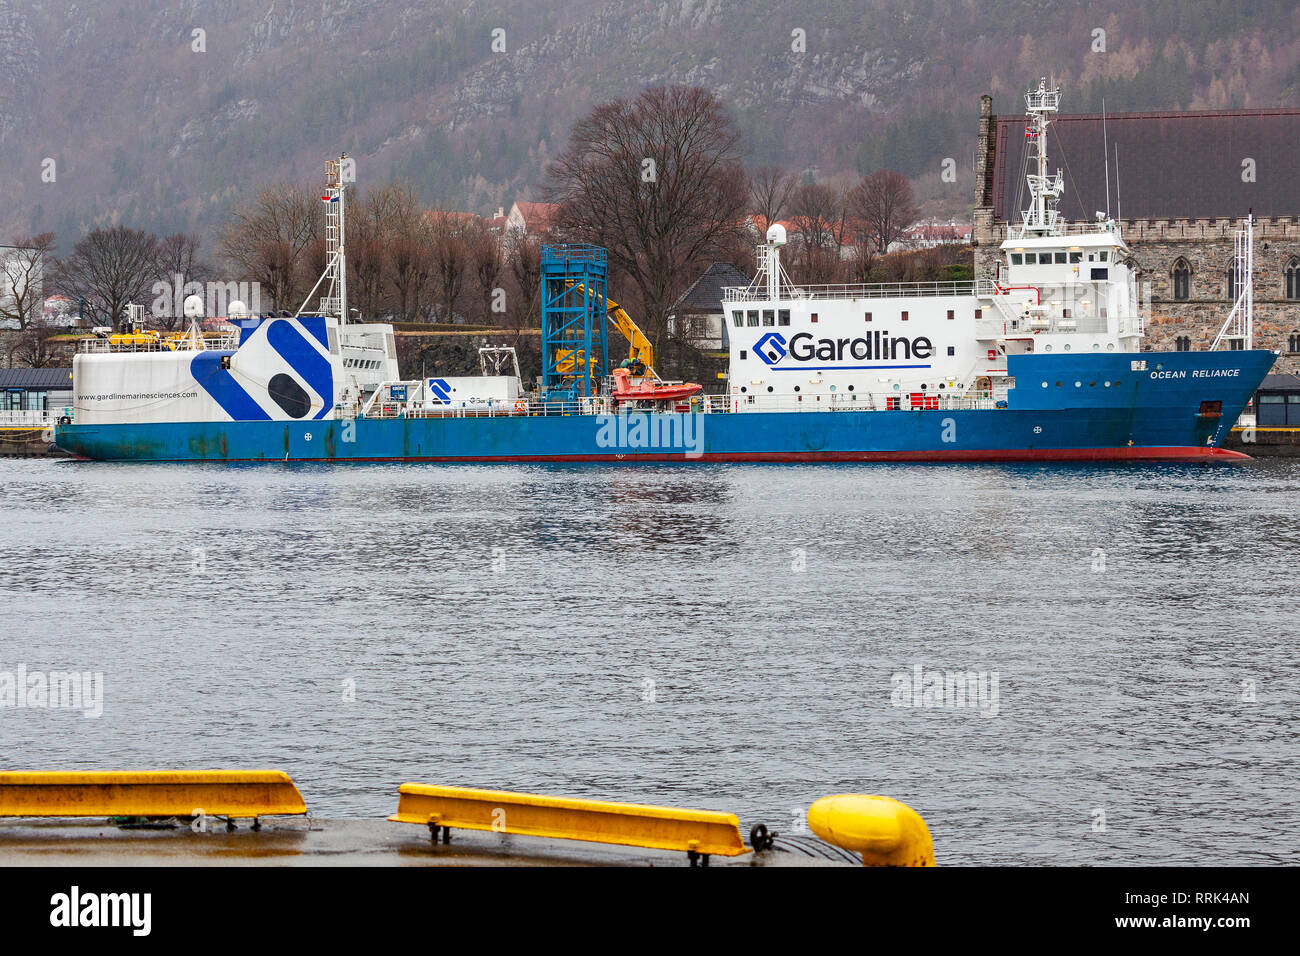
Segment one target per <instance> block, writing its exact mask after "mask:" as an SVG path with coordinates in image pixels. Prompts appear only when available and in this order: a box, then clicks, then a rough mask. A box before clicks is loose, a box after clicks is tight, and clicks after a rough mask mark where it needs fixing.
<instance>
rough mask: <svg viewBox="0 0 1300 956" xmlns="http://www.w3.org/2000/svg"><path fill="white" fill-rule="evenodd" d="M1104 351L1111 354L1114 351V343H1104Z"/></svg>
mask: <svg viewBox="0 0 1300 956" xmlns="http://www.w3.org/2000/svg"><path fill="white" fill-rule="evenodd" d="M1106 351H1107V352H1113V351H1115V343H1114V342H1107V343H1106Z"/></svg>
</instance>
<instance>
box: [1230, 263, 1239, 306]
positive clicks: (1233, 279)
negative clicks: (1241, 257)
mask: <svg viewBox="0 0 1300 956" xmlns="http://www.w3.org/2000/svg"><path fill="white" fill-rule="evenodd" d="M1228 301H1229V302H1236V301H1237V264H1236V263H1235V262H1234V263H1233V264H1232V265H1230V266H1228Z"/></svg>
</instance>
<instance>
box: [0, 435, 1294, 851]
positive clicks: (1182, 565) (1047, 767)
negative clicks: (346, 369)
mask: <svg viewBox="0 0 1300 956" xmlns="http://www.w3.org/2000/svg"><path fill="white" fill-rule="evenodd" d="M0 477H2V478H3V482H4V492H3V497H2V498H0V562H3V580H4V588H3V592H2V596H0V676H2V672H5V671H8V672H10V673H16V672H17V668H19V667H20V666H24V667H26V668H27V669H28V671H37V670H71V669H75V670H80V671H99V672H102V673H103V675H104V709H103V716H102V717H100V718H99V719H86V718H84V717H82V716H80V715H79V714H77V713H73V712H70V711H68V710H60V709H33V708H23V709H17V708H10V707H0V761H3V765H4V766H6V767H8V768H32V767H40V768H150V767H236V766H238V767H257V766H269V767H279V768H283V769H284V770H287V771H289V772H290V773H291V774H292V775H293V777H294V778H295V780H296V781H297V783H298V785H299V787H300V788H301V789H302V791H303V794H304V796H305V797H306V799H307V803H308V805H309V807H311V809H312V811H313V812H314V813H315V814H317V815H320V816H353V815H365V816H379V815H386V814H388V813H390V812H392V810H393V808H394V806H395V801H396V789H397V786H398V785H399V784H400V783H401V782H403V781H407V780H415V781H422V782H428V783H445V784H459V785H473V786H485V787H493V788H503V789H516V790H532V791H541V792H553V793H561V794H570V795H578V796H591V797H601V798H610V799H620V800H635V801H642V802H651V803H667V804H674V805H684V806H690V807H702V808H706V807H707V808H718V809H726V810H732V811H734V812H736V813H738V814H739V815H740V818H741V821H742V824H743V826H744V828H745V829H746V830H748V828H749V826H750V825H751V824H753V823H756V822H760V821H763V822H766V823H767V824H768V825H769V827H773V828H775V829H777V830H781V831H785V832H791V830H792V829H796V828H797V826H796V825H797V823H798V819H799V815H800V814H801V813H802V811H803V810H804V809H805V808H806V807H807V806H808V804H809V803H810V802H811V801H813V800H815V799H816V798H818V797H820V796H824V795H826V794H831V793H837V792H842V791H854V792H868V793H884V794H889V795H891V796H894V797H897V798H899V799H901V800H903V801H905V802H906V803H909V804H911V805H912V806H913V807H915V808H916V809H917V810H918V811H920V812H921V813H922V815H923V816H924V817H925V818H926V820H927V822H928V823H929V825H930V828H931V830H932V832H933V834H934V836H935V843H936V849H937V854H938V857H939V860H940V862H941V863H1040V862H1041V863H1093V864H1099V863H1106V864H1120V863H1138V862H1141V863H1175V864H1190V863H1206V862H1223V863H1247V862H1269V861H1272V862H1279V861H1285V862H1290V863H1296V862H1300V796H1298V795H1297V778H1298V777H1300V773H1298V771H1300V760H1298V759H1297V758H1298V756H1300V746H1298V745H1297V741H1296V733H1297V718H1296V712H1297V704H1298V703H1300V664H1297V650H1296V645H1297V638H1296V633H1297V628H1296V619H1297V613H1296V612H1297V591H1298V587H1300V572H1298V571H1297V568H1298V567H1300V514H1298V512H1300V463H1292V462H1284V461H1276V460H1275V461H1260V462H1254V463H1249V464H1244V465H1236V466H1218V467H1206V466H1179V465H1160V466H1125V467H1050V468H1049V467H1030V466H1023V467H1020V466H1017V467H991V466H980V467H964V466H952V467H949V466H930V467H924V466H920V467H912V466H887V465H867V466H816V467H797V466H784V467H782V466H685V467H683V466H651V467H641V468H635V469H634V468H614V467H600V466H574V467H567V466H566V467H559V466H557V467H524V466H519V467H495V466H472V467H439V466H423V465H410V466H396V467H368V466H350V467H349V466H344V467H312V466H286V465H265V466H251V467H235V466H212V467H209V466H198V465H193V466H164V465H153V466H130V465H104V464H90V463H83V464H77V463H71V462H56V461H43V460H27V461H18V460H3V461H0ZM797 568H803V570H797ZM918 665H920V667H921V668H922V669H923V671H922V673H923V674H927V675H928V674H930V673H932V672H934V671H978V672H985V673H986V674H987V675H988V679H990V680H991V678H992V673H993V672H996V674H997V680H998V684H997V687H998V698H997V708H996V710H997V713H996V716H984V715H981V713H980V710H979V709H978V708H976V707H952V706H949V707H930V708H926V707H906V706H897V705H898V704H900V703H903V700H902V699H901V698H900V695H899V693H898V692H897V691H896V688H897V687H899V686H901V684H902V683H903V681H904V678H902V677H900V678H899V679H898V680H897V681H896V680H895V679H894V678H895V675H909V676H908V677H907V678H906V679H907V681H908V682H909V683H908V686H911V685H910V680H911V676H910V675H912V674H913V673H914V668H916V667H917V666H918ZM353 689H354V697H355V699H348V698H349V697H350V696H353V694H352V691H353ZM1252 690H1253V693H1252ZM1252 697H1253V699H1250V698H1252ZM989 709H990V708H988V707H986V711H987V710H989Z"/></svg>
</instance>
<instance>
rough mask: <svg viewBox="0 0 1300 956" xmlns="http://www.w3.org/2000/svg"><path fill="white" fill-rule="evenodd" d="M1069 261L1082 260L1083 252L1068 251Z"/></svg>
mask: <svg viewBox="0 0 1300 956" xmlns="http://www.w3.org/2000/svg"><path fill="white" fill-rule="evenodd" d="M1070 261H1071V262H1082V261H1083V253H1082V252H1072V253H1070Z"/></svg>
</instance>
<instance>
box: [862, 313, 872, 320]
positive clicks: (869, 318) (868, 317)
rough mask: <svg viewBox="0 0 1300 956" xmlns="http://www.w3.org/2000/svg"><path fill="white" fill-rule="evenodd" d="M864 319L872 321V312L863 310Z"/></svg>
mask: <svg viewBox="0 0 1300 956" xmlns="http://www.w3.org/2000/svg"><path fill="white" fill-rule="evenodd" d="M862 321H864V322H870V321H871V313H870V312H863V313H862Z"/></svg>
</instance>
